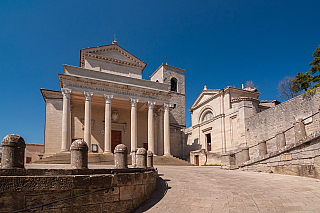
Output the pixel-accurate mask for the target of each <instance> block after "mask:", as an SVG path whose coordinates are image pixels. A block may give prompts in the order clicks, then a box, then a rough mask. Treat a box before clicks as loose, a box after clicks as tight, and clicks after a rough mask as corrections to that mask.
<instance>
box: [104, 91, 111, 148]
mask: <svg viewBox="0 0 320 213" xmlns="http://www.w3.org/2000/svg"><path fill="white" fill-rule="evenodd" d="M112 98H113V95H104V100H105V113H104V153H111V152H112V150H111V100H112Z"/></svg>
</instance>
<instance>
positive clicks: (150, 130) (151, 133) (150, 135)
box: [147, 101, 156, 153]
mask: <svg viewBox="0 0 320 213" xmlns="http://www.w3.org/2000/svg"><path fill="white" fill-rule="evenodd" d="M155 104H156V102H153V101H148V103H147V106H148V150H149V151H151V152H152V153H154V125H153V106H154V105H155Z"/></svg>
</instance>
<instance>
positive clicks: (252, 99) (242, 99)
mask: <svg viewBox="0 0 320 213" xmlns="http://www.w3.org/2000/svg"><path fill="white" fill-rule="evenodd" d="M238 101H254V102H257V103H260V101H259V100H258V99H257V98H251V97H237V98H232V99H231V103H234V102H238Z"/></svg>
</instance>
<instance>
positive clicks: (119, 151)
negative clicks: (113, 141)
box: [114, 144, 128, 169]
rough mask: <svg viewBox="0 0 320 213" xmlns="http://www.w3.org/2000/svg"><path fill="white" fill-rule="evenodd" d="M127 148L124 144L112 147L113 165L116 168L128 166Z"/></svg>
mask: <svg viewBox="0 0 320 213" xmlns="http://www.w3.org/2000/svg"><path fill="white" fill-rule="evenodd" d="M127 158H128V149H127V147H126V145H124V144H118V145H117V146H116V147H115V148H114V167H115V168H116V169H127V168H128V159H127Z"/></svg>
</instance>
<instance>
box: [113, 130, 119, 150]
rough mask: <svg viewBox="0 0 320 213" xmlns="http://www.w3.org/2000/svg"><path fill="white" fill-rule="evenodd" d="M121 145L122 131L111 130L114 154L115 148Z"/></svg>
mask: <svg viewBox="0 0 320 213" xmlns="http://www.w3.org/2000/svg"><path fill="white" fill-rule="evenodd" d="M120 143H121V131H115V130H111V151H112V153H113V152H114V148H116V146H117V145H118V144H120Z"/></svg>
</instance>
